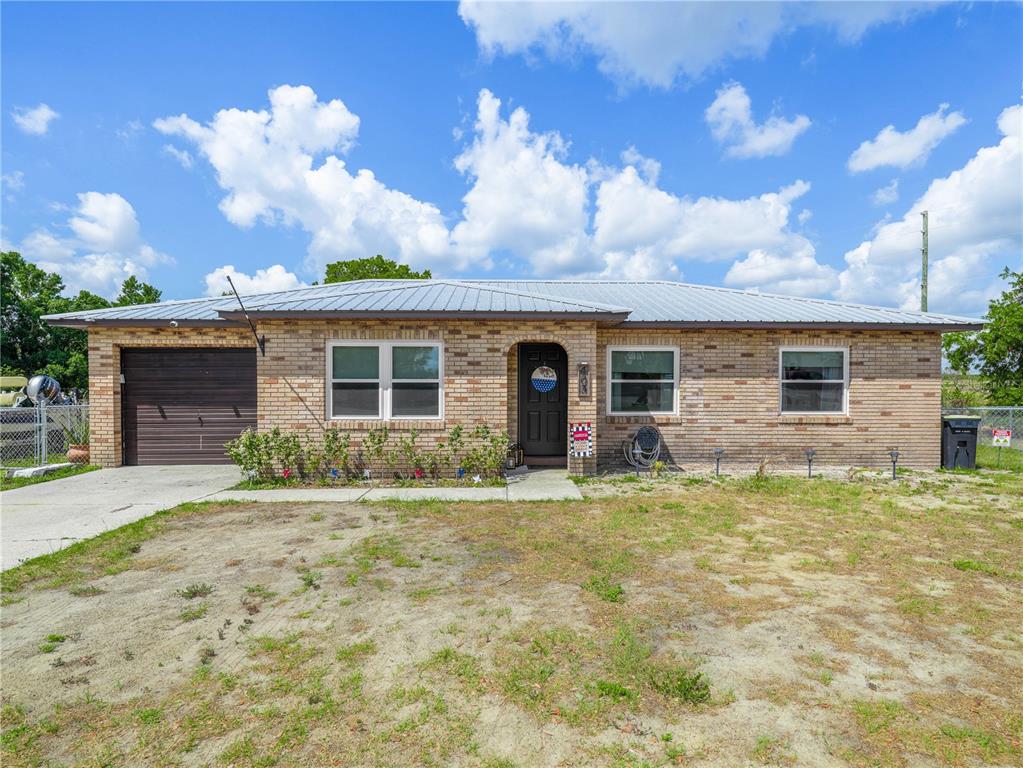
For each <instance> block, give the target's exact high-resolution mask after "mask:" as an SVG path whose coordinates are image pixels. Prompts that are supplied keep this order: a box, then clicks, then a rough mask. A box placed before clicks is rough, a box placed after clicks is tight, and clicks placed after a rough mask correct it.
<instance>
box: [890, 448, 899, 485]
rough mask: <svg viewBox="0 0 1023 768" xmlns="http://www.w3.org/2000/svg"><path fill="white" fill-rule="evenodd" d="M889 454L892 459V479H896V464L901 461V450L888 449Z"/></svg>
mask: <svg viewBox="0 0 1023 768" xmlns="http://www.w3.org/2000/svg"><path fill="white" fill-rule="evenodd" d="M888 455H889V456H891V459H892V480H894V479H895V465H896V464H898V463H899V452H898V451H897V450H894V449H893V450H890V451H888Z"/></svg>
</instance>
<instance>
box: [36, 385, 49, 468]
mask: <svg viewBox="0 0 1023 768" xmlns="http://www.w3.org/2000/svg"><path fill="white" fill-rule="evenodd" d="M39 422H40V424H42V432H43V456H42V458H43V462H42V463H43V464H49V463H50V419H49V417H48V416H47V415H46V400H45V399H44V398H40V400H39ZM40 466H41V465H40Z"/></svg>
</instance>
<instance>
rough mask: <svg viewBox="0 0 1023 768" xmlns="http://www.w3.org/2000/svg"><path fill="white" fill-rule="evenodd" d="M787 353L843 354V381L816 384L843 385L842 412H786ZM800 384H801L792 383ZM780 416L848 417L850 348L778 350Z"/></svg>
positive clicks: (825, 380)
mask: <svg viewBox="0 0 1023 768" xmlns="http://www.w3.org/2000/svg"><path fill="white" fill-rule="evenodd" d="M785 352H841V353H842V379H841V381H839V380H838V379H822V380H820V381H817V382H814V383H816V384H841V385H842V410H841V411H786V410H784V408H783V406H784V404H785V398H784V385H785V372H784V371H783V369H782V359H783V358H782V355H783V353H785ZM790 383H799V382H790ZM778 414H779V415H780V416H848V415H849V347H816V346H795V347H779V348H778Z"/></svg>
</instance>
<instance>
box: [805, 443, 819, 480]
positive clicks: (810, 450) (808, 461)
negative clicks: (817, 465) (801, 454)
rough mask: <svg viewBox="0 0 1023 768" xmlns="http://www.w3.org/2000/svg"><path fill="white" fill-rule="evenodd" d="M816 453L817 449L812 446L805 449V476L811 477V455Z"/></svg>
mask: <svg viewBox="0 0 1023 768" xmlns="http://www.w3.org/2000/svg"><path fill="white" fill-rule="evenodd" d="M816 455H817V451H815V450H814V449H813V448H807V449H806V476H807V477H813V457H814V456H816Z"/></svg>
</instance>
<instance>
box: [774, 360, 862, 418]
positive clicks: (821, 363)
mask: <svg viewBox="0 0 1023 768" xmlns="http://www.w3.org/2000/svg"><path fill="white" fill-rule="evenodd" d="M779 365H780V369H781V370H780V377H779V378H780V379H781V412H782V413H845V409H846V393H847V382H848V379H849V351H848V350H847V349H844V348H820V347H815V348H807V347H783V348H782V349H781V351H780V362H779Z"/></svg>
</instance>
